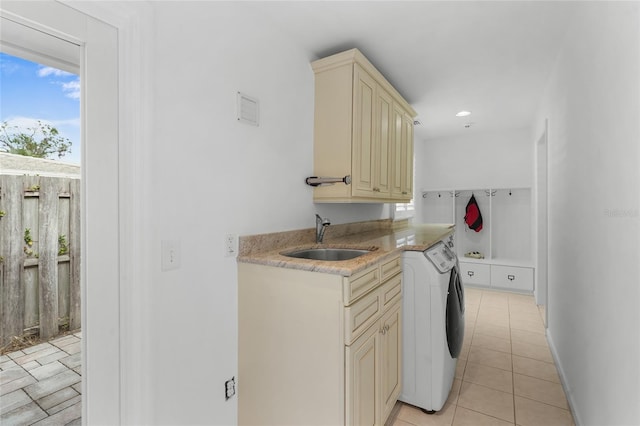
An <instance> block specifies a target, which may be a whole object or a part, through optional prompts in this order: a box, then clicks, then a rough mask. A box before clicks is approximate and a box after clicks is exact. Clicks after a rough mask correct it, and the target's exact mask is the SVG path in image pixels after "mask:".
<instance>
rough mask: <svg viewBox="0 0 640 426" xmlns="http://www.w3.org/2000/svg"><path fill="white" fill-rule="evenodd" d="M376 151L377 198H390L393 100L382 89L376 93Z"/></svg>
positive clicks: (375, 190)
mask: <svg viewBox="0 0 640 426" xmlns="http://www.w3.org/2000/svg"><path fill="white" fill-rule="evenodd" d="M375 128H376V134H375V144H374V146H375V151H374V174H373V177H374V185H373V192H374V195H375V196H378V197H382V198H389V195H390V194H391V160H390V157H391V156H390V153H389V150H390V149H391V140H392V138H393V98H391V95H389V94H388V93H387V92H386V91H384V90H383V89H382V88H380V87H378V88H377V93H376V122H375Z"/></svg>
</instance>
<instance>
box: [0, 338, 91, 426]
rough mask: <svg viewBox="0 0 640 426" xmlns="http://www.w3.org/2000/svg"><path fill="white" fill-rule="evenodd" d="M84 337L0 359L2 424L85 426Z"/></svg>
mask: <svg viewBox="0 0 640 426" xmlns="http://www.w3.org/2000/svg"><path fill="white" fill-rule="evenodd" d="M81 339H82V334H81V333H74V334H69V335H66V336H62V337H58V338H56V339H53V340H51V341H49V342H46V343H40V344H38V345H35V346H31V347H29V348H25V349H23V350H20V351H15V352H11V353H8V354H6V355H2V356H0V424H2V425H7V426H10V425H21V426H22V425H37V426H44V425H56V426H58V425H80V424H82V420H81V416H82V395H81V394H82V389H81V383H80V381H81V371H80V370H81V362H82V359H81V354H80V351H81V348H80V346H81Z"/></svg>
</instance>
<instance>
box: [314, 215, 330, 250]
mask: <svg viewBox="0 0 640 426" xmlns="http://www.w3.org/2000/svg"><path fill="white" fill-rule="evenodd" d="M329 225H331V222H329V219H323V218H321V217H320V216H319V215H317V214H316V243H318V244H321V243H322V239H323V238H324V231H325V230H326V229H327V226H329Z"/></svg>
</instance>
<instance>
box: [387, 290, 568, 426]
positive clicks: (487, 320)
mask: <svg viewBox="0 0 640 426" xmlns="http://www.w3.org/2000/svg"><path fill="white" fill-rule="evenodd" d="M465 296H466V311H465V322H466V324H465V327H466V328H465V341H464V345H463V348H462V353H461V355H460V358H459V360H458V367H457V371H456V379H455V381H454V383H453V389H452V390H451V393H450V394H449V398H448V400H447V402H446V403H445V406H444V407H443V408H442V410H441V411H439V412H437V413H435V414H431V415H429V414H426V413H423V412H422V411H421V410H420V409H418V408H415V407H413V406H410V405H407V404H403V403H401V402H398V404H397V405H396V407H395V408H394V411H393V413H392V414H391V416H390V418H389V420H388V421H387V425H393V426H411V425H416V426H417V425H419V426H422V425H425V426H426V425H455V426H463V425H469V426H480V425H483V426H484V425H521V426H542V425H544V426H551V425H558V426H561V425H573V424H574V422H573V418H572V416H571V412H570V411H569V406H568V405H567V400H566V398H565V395H564V391H563V389H562V386H561V385H560V379H559V377H558V373H557V371H556V367H555V364H554V362H553V358H552V356H551V352H550V351H549V347H548V345H547V340H546V338H545V334H544V333H545V329H544V325H543V321H542V314H541V312H540V311H539V310H538V307H537V306H536V304H535V301H534V298H533V296H528V295H523V294H515V293H503V292H496V291H491V290H481V289H477V288H465Z"/></svg>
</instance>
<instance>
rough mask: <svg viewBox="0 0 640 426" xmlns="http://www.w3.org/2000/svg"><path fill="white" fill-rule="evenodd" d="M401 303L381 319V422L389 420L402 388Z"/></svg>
mask: <svg viewBox="0 0 640 426" xmlns="http://www.w3.org/2000/svg"><path fill="white" fill-rule="evenodd" d="M401 305H402V303H401V302H398V303H396V305H395V307H393V308H391V310H390V311H389V312H388V313H387V314H386V315H385V316H384V317H382V319H381V321H380V322H381V328H380V332H381V338H380V386H381V390H380V397H381V411H382V412H381V416H380V419H381V420H380V424H384V422H385V421H386V420H387V417H388V416H389V414H390V413H391V410H393V407H394V405H395V403H396V401H397V400H398V395H400V390H401V388H402V310H401Z"/></svg>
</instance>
